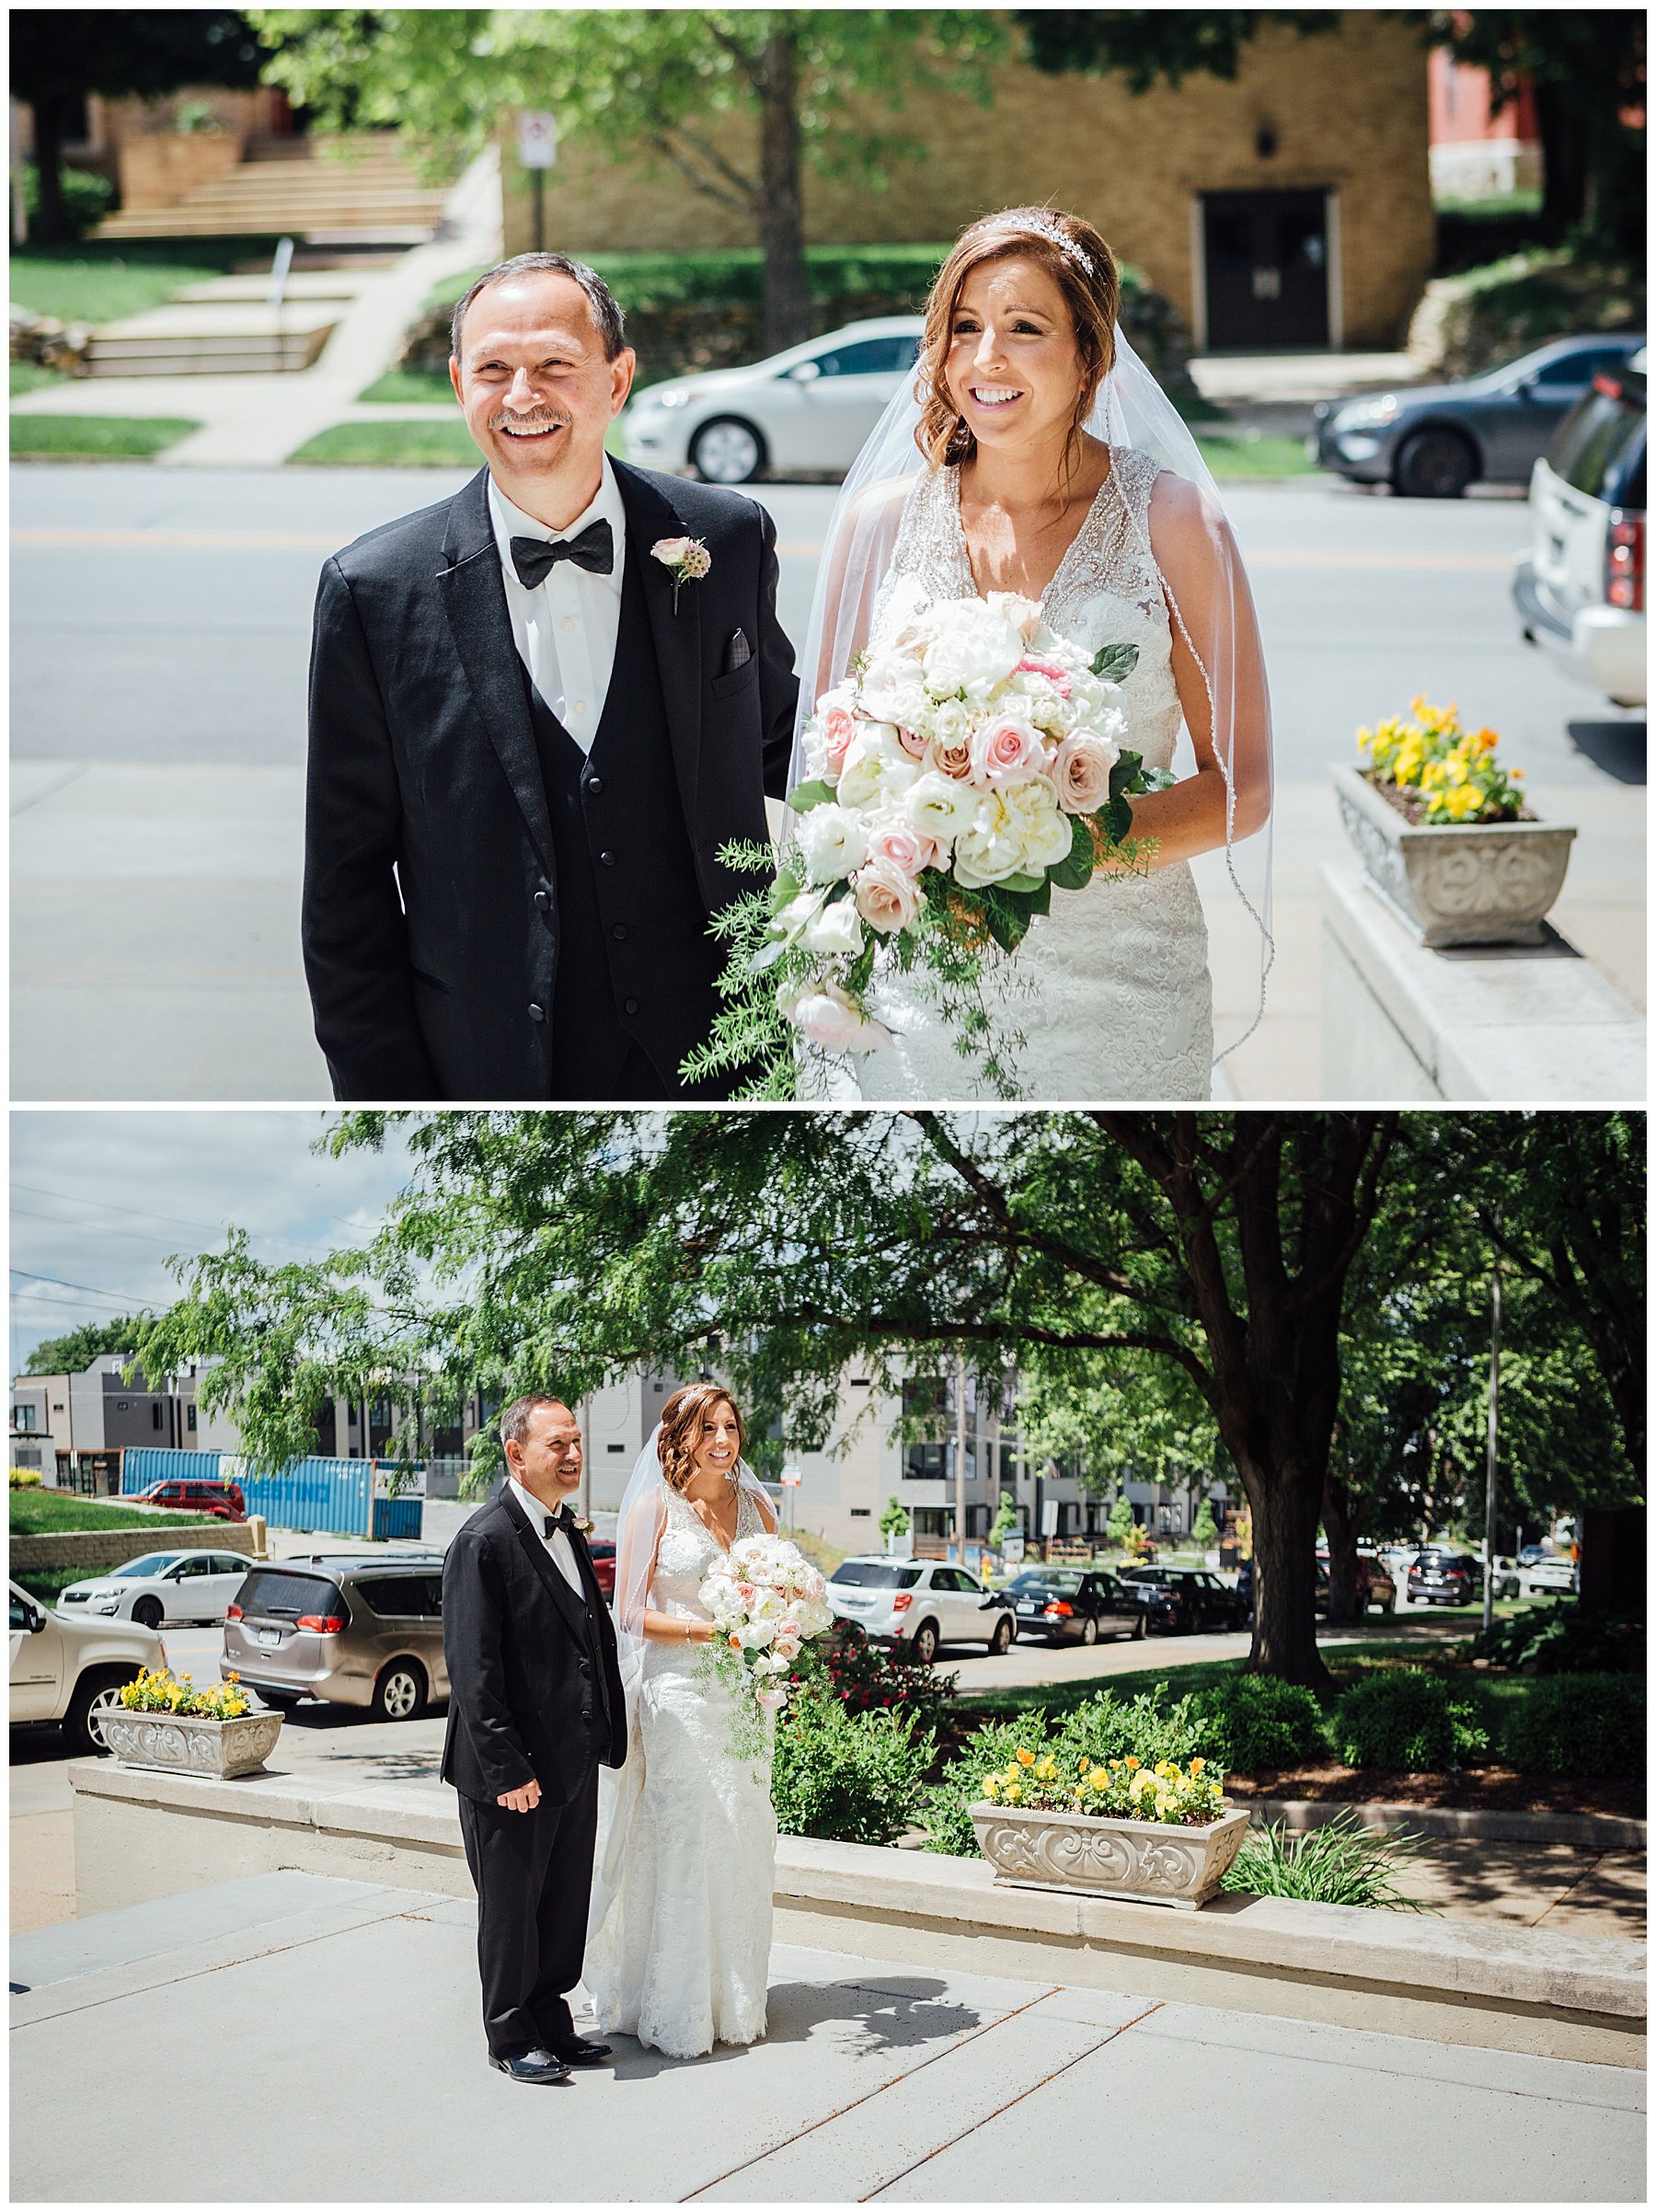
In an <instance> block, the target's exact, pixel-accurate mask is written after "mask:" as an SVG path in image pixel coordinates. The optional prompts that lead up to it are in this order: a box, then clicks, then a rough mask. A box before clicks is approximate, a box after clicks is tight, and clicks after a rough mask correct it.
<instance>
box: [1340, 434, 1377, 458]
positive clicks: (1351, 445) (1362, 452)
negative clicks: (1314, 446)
mask: <svg viewBox="0 0 1656 2212" xmlns="http://www.w3.org/2000/svg"><path fill="white" fill-rule="evenodd" d="M1335 444H1337V445H1338V446H1339V447H1340V453H1341V455H1343V456H1344V458H1345V459H1346V460H1348V461H1372V460H1373V459H1374V455H1376V454H1377V453H1378V452H1379V450H1380V441H1379V439H1378V438H1376V437H1374V436H1373V435H1372V433H1371V432H1368V431H1357V432H1351V431H1343V430H1342V431H1341V432H1340V435H1339V437H1338V438H1337V439H1336V440H1335Z"/></svg>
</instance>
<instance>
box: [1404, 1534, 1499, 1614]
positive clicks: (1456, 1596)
mask: <svg viewBox="0 0 1656 2212" xmlns="http://www.w3.org/2000/svg"><path fill="white" fill-rule="evenodd" d="M1482 1588H1483V1562H1482V1561H1480V1560H1476V1559H1474V1558H1473V1556H1472V1554H1471V1553H1470V1552H1469V1551H1450V1550H1443V1549H1440V1548H1437V1547H1433V1548H1432V1550H1427V1551H1422V1552H1421V1553H1420V1555H1419V1556H1418V1557H1417V1559H1416V1561H1415V1563H1414V1565H1413V1566H1412V1567H1410V1569H1409V1604H1410V1605H1428V1606H1464V1605H1468V1604H1470V1603H1471V1601H1472V1599H1473V1598H1475V1597H1476V1596H1478V1594H1479V1592H1480V1591H1481V1590H1482Z"/></svg>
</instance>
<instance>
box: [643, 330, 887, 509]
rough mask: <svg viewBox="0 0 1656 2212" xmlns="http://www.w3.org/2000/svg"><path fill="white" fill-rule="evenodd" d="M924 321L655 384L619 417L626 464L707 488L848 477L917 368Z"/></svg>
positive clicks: (842, 335)
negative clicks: (691, 479)
mask: <svg viewBox="0 0 1656 2212" xmlns="http://www.w3.org/2000/svg"><path fill="white" fill-rule="evenodd" d="M924 328H925V322H924V318H923V317H920V316H918V315H883V316H878V317H874V318H873V319H872V320H870V321H868V322H861V323H846V324H845V327H844V328H842V329H839V330H830V331H829V332H828V333H827V335H826V336H825V337H822V338H813V339H811V340H808V341H807V342H806V343H805V344H804V345H799V346H790V347H789V348H788V351H787V352H785V353H773V354H772V355H771V357H770V359H769V360H768V361H756V362H754V363H753V364H752V366H751V367H748V368H745V369H712V370H709V371H708V372H707V374H704V375H699V376H673V377H670V378H668V380H667V381H666V382H665V383H664V384H652V385H650V386H647V387H646V388H645V389H644V390H643V391H641V392H640V393H639V394H638V397H636V398H635V399H634V400H632V401H631V403H630V404H629V405H628V406H627V409H626V410H625V411H624V413H623V414H622V417H621V426H620V427H621V432H622V435H623V437H624V438H625V439H626V441H627V459H628V460H629V461H636V462H637V463H638V466H639V467H641V468H662V469H667V470H671V471H676V472H678V473H679V474H681V475H682V474H683V473H684V470H685V469H691V468H693V469H694V470H695V471H696V475H697V476H699V477H701V478H704V479H705V480H706V481H707V483H709V484H749V483H752V482H753V478H755V477H761V476H763V475H764V474H765V471H766V470H767V469H769V470H771V471H772V472H774V473H783V472H786V471H787V470H788V469H795V468H798V469H808V470H811V471H812V472H813V473H815V472H818V471H820V472H822V473H824V474H839V475H843V474H844V473H845V470H846V469H847V468H849V467H850V466H851V464H852V462H853V461H855V460H856V458H857V454H858V452H859V451H860V450H861V447H862V444H863V441H864V440H865V439H866V438H867V437H868V432H870V431H871V430H872V429H873V427H874V425H875V424H876V423H877V422H878V421H879V420H880V416H881V414H882V413H883V412H884V410H885V407H886V404H887V402H888V401H889V400H890V399H891V398H892V397H894V396H895V395H896V392H897V390H898V387H899V386H901V384H902V382H903V378H904V376H906V375H907V374H909V373H910V371H911V370H912V369H913V368H914V361H915V357H916V355H917V354H918V352H919V348H920V334H921V332H922V330H923V329H924Z"/></svg>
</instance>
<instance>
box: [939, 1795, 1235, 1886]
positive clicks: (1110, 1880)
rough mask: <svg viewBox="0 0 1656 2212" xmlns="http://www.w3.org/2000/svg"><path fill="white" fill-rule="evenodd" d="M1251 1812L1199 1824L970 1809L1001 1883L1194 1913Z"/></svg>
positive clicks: (1002, 1808) (981, 1807) (1230, 1855)
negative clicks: (1127, 1899)
mask: <svg viewBox="0 0 1656 2212" xmlns="http://www.w3.org/2000/svg"><path fill="white" fill-rule="evenodd" d="M972 1826H973V1827H974V1828H975V1829H976V1830H977V1839H978V1849H979V1850H981V1851H982V1852H983V1856H984V1858H985V1859H987V1860H988V1861H989V1863H990V1865H991V1866H992V1867H993V1868H994V1869H995V1880H996V1882H1005V1883H1007V1884H1010V1885H1011V1886H1012V1887H1013V1888H1015V1889H1068V1890H1078V1891H1080V1892H1081V1893H1082V1894H1083V1895H1091V1896H1095V1897H1127V1898H1130V1899H1131V1900H1133V1902H1134V1903H1135V1904H1139V1905H1175V1906H1178V1907H1179V1908H1180V1909H1181V1910H1182V1911H1185V1912H1194V1911H1195V1910H1196V1909H1197V1907H1199V1906H1202V1905H1205V1904H1206V1903H1207V1901H1208V1899H1209V1898H1210V1897H1211V1896H1212V1895H1213V1893H1214V1891H1215V1890H1217V1888H1218V1887H1219V1881H1220V1877H1221V1875H1223V1874H1224V1873H1225V1871H1226V1870H1227V1869H1228V1867H1229V1866H1230V1863H1231V1861H1232V1860H1233V1859H1235V1857H1236V1853H1237V1852H1238V1851H1239V1850H1240V1849H1242V1838H1243V1837H1244V1836H1246V1835H1247V1833H1248V1815H1247V1814H1246V1813H1226V1814H1225V1815H1222V1816H1221V1817H1220V1818H1219V1819H1218V1820H1211V1821H1209V1822H1208V1823H1207V1824H1206V1826H1203V1827H1199V1828H1179V1827H1169V1826H1166V1825H1165V1824H1164V1823H1163V1822H1161V1821H1158V1820H1128V1819H1125V1818H1123V1817H1121V1815H1115V1814H1110V1813H1025V1812H1022V1811H1020V1810H1019V1809H1018V1806H1016V1805H992V1804H990V1803H987V1802H982V1803H978V1804H975V1805H973V1806H972Z"/></svg>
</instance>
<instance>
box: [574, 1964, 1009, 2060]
mask: <svg viewBox="0 0 1656 2212" xmlns="http://www.w3.org/2000/svg"><path fill="white" fill-rule="evenodd" d="M903 1981H904V1983H905V1985H906V1986H905V1987H903V1988H902V1989H896V1988H884V1989H876V1988H872V1987H869V1986H868V1984H866V1983H863V1982H855V1981H844V1982H829V1983H822V1982H773V1983H772V1985H771V1989H770V1996H769V1999H768V2000H767V2002H766V2005H765V2043H767V2044H778V2043H804V2042H806V2041H807V2040H808V2039H809V2038H810V2037H811V2035H812V2034H813V2033H815V2032H816V2031H817V2030H818V2029H820V2028H822V2027H824V2026H826V2025H827V2024H828V2023H829V2022H832V2021H849V2022H852V2023H853V2024H854V2025H856V2026H857V2027H858V2028H860V2030H861V2031H862V2032H861V2034H860V2035H859V2036H858V2038H857V2043H856V2045H854V2046H853V2051H854V2055H855V2056H858V2057H872V2056H876V2055H877V2054H879V2053H880V2052H883V2051H903V2050H913V2049H914V2048H916V2047H917V2046H918V2045H924V2044H927V2043H946V2042H949V2041H951V2040H953V2039H955V2038H956V2037H959V2036H961V2035H969V2034H970V2033H972V2030H973V2029H974V2028H978V2027H981V2026H982V2025H983V2015H982V2014H981V2013H980V2012H978V2011H977V2010H974V2008H972V2006H970V2005H960V2004H944V2003H941V2002H939V2001H938V2000H939V1999H941V1998H942V1996H943V1992H944V1990H945V1989H946V1987H948V1985H947V1984H946V1983H944V1982H941V1981H933V1980H929V1979H927V1977H926V1976H924V1975H916V1976H913V1977H910V1976H903ZM611 2041H612V2042H613V2043H614V2045H615V2064H614V2066H613V2067H612V2068H611V2071H612V2072H613V2073H614V2074H615V2079H616V2080H618V2081H648V2080H653V2079H654V2078H655V2076H656V2075H658V2074H665V2073H675V2072H677V2071H678V2069H679V2068H682V2067H687V2066H710V2065H712V2064H714V2063H716V2062H717V2061H719V2060H723V2059H728V2058H744V2057H746V2056H747V2055H748V2052H749V2050H750V2049H751V2048H753V2047H756V2046H753V2045H730V2044H723V2043H721V2044H717V2045H715V2046H714V2048H713V2049H712V2050H711V2051H707V2052H705V2053H704V2054H703V2055H702V2056H700V2057H699V2058H670V2057H668V2056H666V2055H665V2053H663V2052H661V2051H651V2050H647V2049H646V2048H645V2047H644V2045H642V2044H641V2043H639V2042H638V2041H637V2039H636V2038H635V2037H633V2036H631V2035H620V2034H616V2035H613V2036H612V2037H611ZM841 2048H842V2050H843V2048H844V2046H841Z"/></svg>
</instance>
